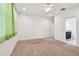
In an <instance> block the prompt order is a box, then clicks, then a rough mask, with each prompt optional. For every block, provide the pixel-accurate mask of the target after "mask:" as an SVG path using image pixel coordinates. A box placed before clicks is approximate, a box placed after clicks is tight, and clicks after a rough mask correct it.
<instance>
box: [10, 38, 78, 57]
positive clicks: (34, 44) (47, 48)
mask: <svg viewBox="0 0 79 59" xmlns="http://www.w3.org/2000/svg"><path fill="white" fill-rule="evenodd" d="M11 56H79V48H78V47H75V46H72V45H69V44H65V43H63V42H60V41H57V40H54V39H52V40H50V39H35V40H23V41H18V42H17V44H16V47H15V48H14V50H13V52H12V54H11Z"/></svg>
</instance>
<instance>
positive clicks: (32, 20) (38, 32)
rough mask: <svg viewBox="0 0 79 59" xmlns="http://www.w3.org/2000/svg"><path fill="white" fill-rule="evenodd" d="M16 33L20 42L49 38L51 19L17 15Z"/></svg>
mask: <svg viewBox="0 0 79 59" xmlns="http://www.w3.org/2000/svg"><path fill="white" fill-rule="evenodd" d="M17 21H18V22H17V33H18V36H19V37H20V40H26V39H33V38H45V37H50V36H51V34H53V33H51V34H50V33H49V32H50V26H51V24H52V22H51V19H47V18H43V17H39V16H31V15H25V14H21V13H19V14H18V20H17ZM52 28H53V27H52Z"/></svg>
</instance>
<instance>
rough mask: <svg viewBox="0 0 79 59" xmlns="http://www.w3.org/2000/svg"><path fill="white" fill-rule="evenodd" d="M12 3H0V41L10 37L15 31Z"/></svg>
mask: <svg viewBox="0 0 79 59" xmlns="http://www.w3.org/2000/svg"><path fill="white" fill-rule="evenodd" d="M14 11H15V10H14V5H13V4H11V3H0V43H2V42H4V41H5V40H9V39H10V38H12V37H13V36H14V35H15V34H16V32H15V20H14V19H15V18H14V15H15V14H14V13H15V12H14Z"/></svg>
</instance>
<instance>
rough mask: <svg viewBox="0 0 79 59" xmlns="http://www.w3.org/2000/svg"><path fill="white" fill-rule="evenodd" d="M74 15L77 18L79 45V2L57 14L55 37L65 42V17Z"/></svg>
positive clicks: (78, 39)
mask: <svg viewBox="0 0 79 59" xmlns="http://www.w3.org/2000/svg"><path fill="white" fill-rule="evenodd" d="M72 16H75V17H76V18H77V34H78V36H77V45H78V46H79V31H78V30H79V4H78V5H76V6H74V7H72V8H71V9H68V10H65V11H64V12H62V13H61V14H59V15H57V16H55V18H54V19H55V25H54V33H55V39H57V40H60V41H63V42H65V19H66V18H68V17H72Z"/></svg>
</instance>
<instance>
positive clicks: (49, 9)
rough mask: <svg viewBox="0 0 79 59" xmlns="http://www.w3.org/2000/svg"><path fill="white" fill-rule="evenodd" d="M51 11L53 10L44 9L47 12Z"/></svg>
mask: <svg viewBox="0 0 79 59" xmlns="http://www.w3.org/2000/svg"><path fill="white" fill-rule="evenodd" d="M51 10H52V8H46V9H44V11H45V12H49V11H51Z"/></svg>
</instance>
